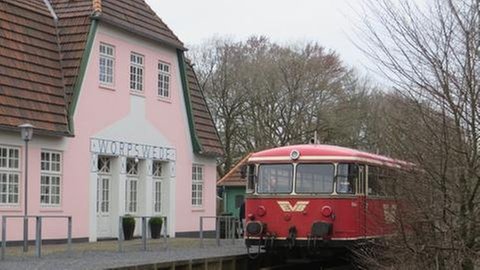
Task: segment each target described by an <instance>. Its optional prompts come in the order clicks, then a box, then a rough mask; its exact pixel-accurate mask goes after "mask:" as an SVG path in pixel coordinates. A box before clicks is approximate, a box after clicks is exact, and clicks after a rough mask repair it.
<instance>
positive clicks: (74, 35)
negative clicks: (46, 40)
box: [51, 0, 93, 105]
mask: <svg viewBox="0 0 480 270" xmlns="http://www.w3.org/2000/svg"><path fill="white" fill-rule="evenodd" d="M51 4H52V7H53V9H54V10H55V14H56V15H57V16H58V26H57V27H58V35H59V43H60V49H61V61H62V62H61V64H62V68H63V75H64V84H65V98H66V100H67V103H68V105H70V103H71V101H72V95H73V87H75V83H76V80H77V77H78V75H79V68H80V63H81V61H82V56H83V53H84V51H85V45H86V43H87V36H88V31H89V29H90V24H91V19H90V15H91V14H92V7H93V6H92V2H91V1H86V0H82V1H78V0H77V1H72V0H51Z"/></svg>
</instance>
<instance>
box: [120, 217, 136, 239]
mask: <svg viewBox="0 0 480 270" xmlns="http://www.w3.org/2000/svg"><path fill="white" fill-rule="evenodd" d="M122 224H123V236H124V239H125V240H131V239H132V238H133V232H134V231H135V218H134V217H132V216H130V215H125V216H124V217H123V219H122Z"/></svg>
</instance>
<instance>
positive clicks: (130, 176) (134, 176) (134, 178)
mask: <svg viewBox="0 0 480 270" xmlns="http://www.w3.org/2000/svg"><path fill="white" fill-rule="evenodd" d="M132 161H133V164H134V166H136V167H137V168H136V169H135V170H133V172H134V173H130V172H129V171H127V179H126V181H125V213H127V214H135V213H137V212H138V187H139V176H140V171H139V169H140V164H138V162H136V161H135V159H134V158H127V160H126V162H127V164H128V162H132ZM132 182H135V211H130V204H131V203H132V196H131V195H132V194H131V191H132V190H131V187H132V184H131V183H132Z"/></svg>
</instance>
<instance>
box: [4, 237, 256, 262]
mask: <svg viewBox="0 0 480 270" xmlns="http://www.w3.org/2000/svg"><path fill="white" fill-rule="evenodd" d="M217 244H218V243H217V241H216V240H215V239H204V240H203V247H201V244H200V240H199V239H198V238H195V239H192V238H171V239H168V245H165V242H164V240H163V239H148V241H147V250H146V251H144V250H143V243H142V240H141V239H136V240H130V241H124V242H123V244H122V250H123V251H122V252H119V251H118V242H117V241H116V240H112V241H99V242H93V243H75V244H72V247H71V250H70V251H67V245H66V244H64V245H62V244H55V245H43V246H42V257H41V258H37V257H36V256H35V246H34V245H31V246H29V251H28V252H26V253H24V252H23V251H22V246H12V247H8V246H7V249H6V252H5V259H4V260H3V261H0V269H1V270H17V269H18V270H20V269H22V270H23V269H25V270H27V269H28V270H32V269H38V270H43V269H49V270H50V269H62V270H63V269H73V270H80V269H82V270H83V269H112V270H113V269H121V270H127V269H129V270H130V269H131V270H134V269H135V270H136V269H143V270H150V269H152V270H156V269H176V270H180V269H223V270H230V269H232V270H235V269H236V270H239V269H246V268H245V265H244V264H245V263H246V261H247V260H248V257H247V250H246V248H245V244H244V240H243V239H236V240H234V241H232V239H226V240H221V241H220V245H219V246H218V245H217Z"/></svg>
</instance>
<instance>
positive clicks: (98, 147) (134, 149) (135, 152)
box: [90, 138, 176, 161]
mask: <svg viewBox="0 0 480 270" xmlns="http://www.w3.org/2000/svg"><path fill="white" fill-rule="evenodd" d="M90 152H92V153H96V154H100V155H110V156H126V157H138V158H141V159H156V160H166V161H175V159H176V151H175V149H174V148H169V147H163V146H154V145H147V144H139V143H132V142H122V141H112V140H105V139H97V138H91V139H90Z"/></svg>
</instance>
